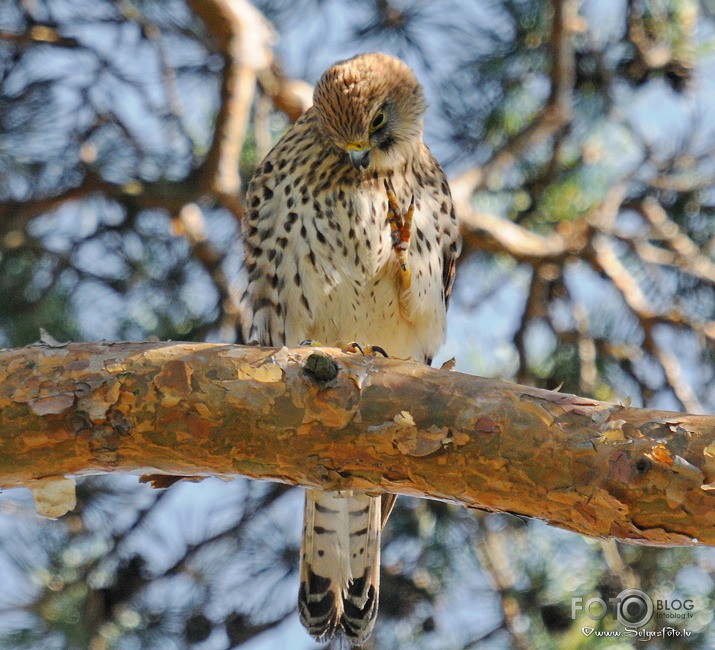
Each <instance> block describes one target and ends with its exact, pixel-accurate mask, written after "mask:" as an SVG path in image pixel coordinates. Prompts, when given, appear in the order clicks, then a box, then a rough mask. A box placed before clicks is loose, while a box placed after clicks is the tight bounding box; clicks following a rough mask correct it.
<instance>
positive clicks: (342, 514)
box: [241, 53, 460, 645]
mask: <svg viewBox="0 0 715 650" xmlns="http://www.w3.org/2000/svg"><path fill="white" fill-rule="evenodd" d="M425 109H426V103H425V99H424V94H423V91H422V87H421V86H420V84H419V82H418V81H417V79H416V78H415V75H414V73H413V72H412V71H411V70H410V68H409V67H408V66H407V65H405V64H404V63H403V62H402V61H400V60H399V59H395V58H393V57H390V56H387V55H385V54H380V53H372V54H361V55H359V56H356V57H354V58H352V59H349V60H347V61H341V62H339V63H336V64H335V65H334V66H332V67H331V68H330V69H329V70H327V71H326V72H325V73H324V74H323V76H322V77H321V78H320V81H319V82H318V84H317V86H316V88H315V94H314V98H313V106H312V107H311V108H309V109H308V110H307V111H306V112H305V114H304V115H303V116H302V117H301V118H300V119H299V120H298V121H297V122H296V123H295V124H294V126H293V127H292V128H291V129H289V130H288V132H287V133H286V134H285V135H284V136H283V138H282V139H281V140H280V141H279V142H278V144H276V145H275V147H274V148H273V149H272V150H271V151H270V153H269V154H268V155H267V156H266V158H265V159H264V160H263V162H262V163H261V165H260V167H259V168H258V170H257V171H256V174H255V176H254V177H253V180H252V181H251V183H250V186H249V188H248V196H247V200H246V216H245V219H244V221H243V239H244V252H245V271H246V276H247V289H246V291H245V292H244V293H243V296H242V299H241V307H242V310H243V314H244V318H243V325H242V335H243V339H244V340H245V341H253V340H255V341H258V342H259V343H260V344H262V345H269V346H279V345H288V346H296V345H299V344H300V343H301V342H303V341H305V340H313V341H317V342H319V343H321V344H324V345H347V344H349V343H351V342H359V343H363V344H377V345H379V346H380V347H382V348H383V349H384V350H386V351H387V353H388V354H389V355H390V356H394V357H399V358H404V359H407V358H412V359H415V360H417V361H421V362H424V363H430V362H431V359H432V357H433V355H434V354H435V353H436V352H437V349H438V348H439V347H440V345H441V344H442V342H443V340H444V336H445V312H446V309H447V302H448V300H449V295H450V291H451V288H452V282H453V279H454V266H455V259H456V257H457V255H458V254H459V249H460V239H459V234H458V231H457V223H456V218H455V213H454V207H453V205H452V198H451V195H450V191H449V186H448V185H447V181H446V179H445V176H444V173H443V171H442V169H441V167H440V166H439V163H438V162H437V161H436V160H435V158H434V157H433V156H432V154H431V153H430V150H429V149H428V148H427V146H426V145H425V144H424V143H423V142H422V117H423V114H424V112H425ZM393 503H394V496H392V495H386V496H383V497H379V496H378V497H373V496H368V495H366V494H361V493H358V492H347V493H346V492H321V491H318V490H308V491H307V495H306V503H305V524H304V529H303V546H302V551H301V569H300V579H301V585H300V592H299V611H300V617H301V621H302V622H303V624H304V625H305V626H306V628H307V629H308V631H309V632H310V634H311V635H312V636H314V637H315V638H316V639H318V640H325V639H329V638H331V637H332V636H333V635H334V634H336V633H339V632H341V631H342V633H343V634H344V635H345V637H347V639H348V640H349V641H350V642H351V643H353V644H356V645H359V644H361V643H362V642H364V641H365V639H366V638H367V637H368V636H369V634H370V632H371V631H372V628H373V625H374V623H375V615H376V613H377V601H378V586H379V574H380V533H381V530H382V527H383V525H384V523H385V519H386V518H387V515H389V512H390V510H391V508H392V505H393Z"/></svg>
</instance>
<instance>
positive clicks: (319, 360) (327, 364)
mask: <svg viewBox="0 0 715 650" xmlns="http://www.w3.org/2000/svg"><path fill="white" fill-rule="evenodd" d="M338 370H339V368H338V364H337V363H335V361H333V360H332V359H331V358H330V357H328V356H326V355H324V354H320V353H319V352H314V353H313V354H311V355H310V356H309V357H308V358H307V359H306V360H305V374H306V375H308V376H309V377H310V378H311V379H312V380H313V381H315V382H318V383H325V382H328V381H332V380H333V379H335V378H336V377H337V376H338Z"/></svg>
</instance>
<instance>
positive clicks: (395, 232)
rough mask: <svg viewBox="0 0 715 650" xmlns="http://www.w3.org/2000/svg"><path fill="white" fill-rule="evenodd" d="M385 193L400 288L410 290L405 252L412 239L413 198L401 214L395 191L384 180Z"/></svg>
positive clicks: (409, 276)
mask: <svg viewBox="0 0 715 650" xmlns="http://www.w3.org/2000/svg"><path fill="white" fill-rule="evenodd" d="M385 191H386V192H387V220H388V221H389V222H390V236H391V238H392V250H394V251H395V255H396V256H397V262H398V264H399V273H400V287H401V289H402V290H403V291H406V290H407V289H409V288H410V286H411V284H412V274H411V273H410V265H409V262H408V259H407V251H408V250H409V248H410V240H411V238H412V215H413V213H414V211H415V197H414V195H413V196H412V200H411V201H410V206H409V207H408V208H407V212H405V213H404V214H403V212H402V208H400V206H399V205H398V204H397V197H396V196H395V189H394V187H393V186H392V182H391V181H390V179H388V178H386V179H385Z"/></svg>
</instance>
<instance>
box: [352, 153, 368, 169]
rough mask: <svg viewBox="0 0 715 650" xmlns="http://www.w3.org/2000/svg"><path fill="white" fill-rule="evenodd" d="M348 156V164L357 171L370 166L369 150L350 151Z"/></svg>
mask: <svg viewBox="0 0 715 650" xmlns="http://www.w3.org/2000/svg"><path fill="white" fill-rule="evenodd" d="M348 154H349V156H350V162H351V163H352V164H353V167H355V169H357V170H358V171H359V170H361V169H367V167H368V165H369V164H370V149H367V148H366V149H350V151H348Z"/></svg>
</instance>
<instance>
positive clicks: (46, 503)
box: [27, 476, 77, 519]
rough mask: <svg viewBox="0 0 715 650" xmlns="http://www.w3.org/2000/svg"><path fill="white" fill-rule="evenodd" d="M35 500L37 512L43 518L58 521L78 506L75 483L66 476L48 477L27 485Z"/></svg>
mask: <svg viewBox="0 0 715 650" xmlns="http://www.w3.org/2000/svg"><path fill="white" fill-rule="evenodd" d="M27 487H29V488H30V489H31V490H32V496H33V498H34V499H35V510H36V511H37V514H38V515H40V516H41V517H48V518H49V519H57V517H61V516H62V515H64V514H67V513H68V512H69V511H70V510H73V509H74V507H75V506H76V505H77V494H76V492H75V481H74V479H73V478H65V477H64V476H46V477H44V478H38V479H35V480H33V481H32V482H31V483H29V484H28V485H27Z"/></svg>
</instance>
